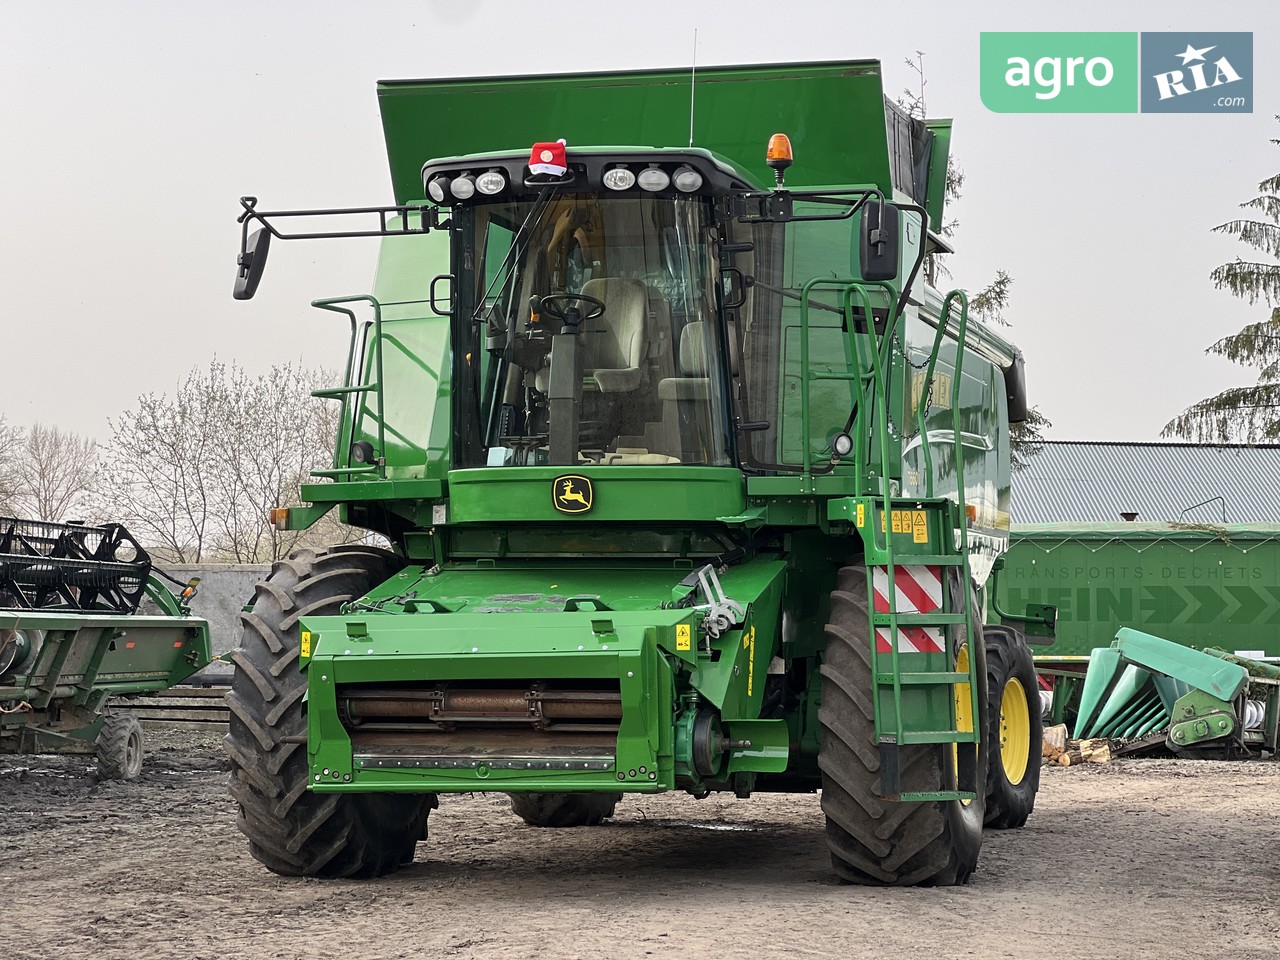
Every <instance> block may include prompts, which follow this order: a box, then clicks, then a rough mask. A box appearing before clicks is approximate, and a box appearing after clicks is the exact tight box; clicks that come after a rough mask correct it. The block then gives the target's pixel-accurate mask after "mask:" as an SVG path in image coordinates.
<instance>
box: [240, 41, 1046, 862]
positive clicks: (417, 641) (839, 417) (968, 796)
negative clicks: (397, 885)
mask: <svg viewBox="0 0 1280 960" xmlns="http://www.w3.org/2000/svg"><path fill="white" fill-rule="evenodd" d="M691 94H692V97H691ZM378 95H379V102H380V105H381V109H382V118H383V126H384V131H385V135H386V144H387V152H388V158H389V161H390V168H391V179H392V183H393V186H394V191H395V201H396V202H395V204H394V205H392V206H386V207H369V208H360V209H357V210H350V211H333V210H313V211H277V212H269V211H266V210H263V209H260V208H259V207H258V205H257V201H256V200H255V199H254V198H248V197H246V198H244V200H243V201H242V204H243V207H244V211H243V213H242V216H241V223H242V224H243V233H242V245H241V252H240V258H239V271H238V275H237V282H236V297H237V298H239V299H247V298H248V297H250V296H252V295H253V292H254V290H255V289H256V287H257V285H258V282H259V279H260V277H261V275H262V269H263V265H264V262H265V256H266V253H267V250H268V247H269V245H270V243H271V241H272V239H273V238H274V239H275V240H277V241H279V240H283V239H293V238H300V237H320V236H378V237H381V238H382V241H381V243H382V246H381V255H380V258H379V261H378V271H377V277H376V280H375V282H374V286H373V291H372V293H370V294H366V295H358V296H348V297H340V298H336V299H328V300H320V301H316V303H315V306H317V307H319V308H321V310H323V311H324V312H325V314H326V315H328V316H330V317H332V316H333V315H337V317H341V318H343V319H344V320H345V321H346V323H347V325H348V329H349V331H350V336H351V351H350V359H349V363H348V365H347V371H346V377H345V380H344V382H343V383H341V384H338V385H335V386H334V387H333V388H331V389H327V390H323V391H320V392H319V394H318V395H320V396H323V397H327V398H330V399H332V400H333V401H335V402H336V403H338V404H340V405H341V411H342V414H341V427H340V430H339V434H338V437H337V442H336V445H335V450H334V457H333V463H332V466H331V467H330V468H327V469H324V470H320V471H317V475H316V477H315V479H314V482H311V483H307V484H305V485H304V486H303V488H302V491H301V500H302V501H303V504H302V505H301V506H294V507H290V508H287V509H284V508H282V509H280V510H278V511H275V512H274V518H275V522H277V523H278V524H280V525H282V526H286V527H288V528H290V529H299V528H304V527H307V526H309V525H310V524H312V523H314V522H315V521H316V520H317V519H318V518H319V517H321V516H322V515H324V514H325V513H326V512H327V511H329V510H332V509H333V508H334V507H337V509H338V510H339V513H340V516H341V518H342V519H343V520H345V521H346V522H348V523H351V524H354V525H356V526H359V527H363V528H365V529H367V530H370V531H374V532H376V533H378V534H380V535H382V536H383V537H385V538H386V540H387V541H388V542H389V544H390V547H391V549H389V550H384V549H378V548H374V547H370V546H363V545H348V546H339V547H333V548H330V549H326V550H303V551H301V552H299V553H298V554H296V555H295V556H293V557H291V558H290V559H288V560H286V561H283V562H281V563H279V564H277V566H276V568H275V570H274V572H273V573H272V575H271V577H270V579H269V580H267V581H266V582H264V583H263V584H261V585H260V586H259V587H258V588H257V591H256V593H255V596H254V597H253V599H252V601H251V603H250V605H249V606H248V607H247V608H246V612H245V614H244V624H245V629H244V635H243V641H242V644H241V646H240V647H239V649H237V650H236V651H235V652H234V653H233V655H232V659H233V661H234V663H235V667H236V670H235V674H234V678H233V684H232V689H231V691H230V693H229V695H228V703H229V707H230V710H231V716H232V719H231V730H230V734H229V736H228V738H227V749H228V751H229V754H230V757H231V760H232V763H233V767H234V770H233V774H232V779H231V790H232V794H233V795H234V797H235V799H236V800H237V802H238V804H239V808H240V818H239V824H240V827H241V829H242V830H243V832H244V833H245V834H246V835H247V836H248V838H249V840H250V847H251V850H252V852H253V854H254V855H255V856H256V857H257V858H258V859H259V860H261V861H262V862H263V863H264V864H266V865H267V866H268V867H269V868H270V869H272V870H275V871H277V872H279V873H283V874H293V875H320V876H360V875H365V876H367V875H375V874H380V873H384V872H387V871H389V870H393V869H395V868H396V867H398V866H399V865H401V864H402V863H404V862H407V861H409V860H411V859H412V858H413V855H414V849H415V844H416V843H417V842H418V841H419V840H421V839H424V838H425V835H426V820H427V815H428V814H429V812H430V810H431V809H433V808H434V807H435V806H436V804H437V803H438V798H439V796H440V795H441V794H451V793H459V792H474V791H496V792H503V793H507V794H510V795H511V801H512V806H513V808H514V811H515V813H516V814H518V815H519V816H520V817H521V818H523V819H524V820H525V821H526V822H527V823H529V824H533V825H540V826H583V825H591V824H595V823H598V822H600V820H601V819H603V818H605V817H607V816H609V815H610V814H611V813H612V811H613V810H614V807H615V804H616V803H617V802H618V801H619V800H620V799H622V798H623V797H624V796H626V795H627V794H636V793H640V794H652V793H658V792H662V791H671V790H682V791H687V792H689V793H691V794H693V795H695V796H705V795H706V794H708V793H710V792H712V791H732V792H734V793H735V794H737V795H738V796H742V797H745V796H747V795H749V794H750V793H751V792H752V791H769V790H772V791H816V790H818V789H821V790H822V807H823V810H824V812H825V814H826V817H827V837H828V842H829V847H830V852H831V858H832V863H833V865H834V868H835V871H836V873H837V874H838V875H839V876H840V877H841V878H843V879H845V880H849V881H853V882H862V883H872V884H930V883H932V884H955V883H964V882H965V881H967V879H968V878H969V876H970V874H971V872H972V871H973V869H974V867H975V865H976V863H977V859H978V853H979V848H980V844H981V840H982V827H983V824H984V820H985V821H986V823H987V824H989V825H995V826H1004V827H1012V826H1020V825H1021V824H1022V823H1023V822H1024V821H1025V820H1026V818H1027V816H1028V815H1029V814H1030V812H1031V808H1032V805H1033V803H1034V799H1035V791H1036V787H1037V784H1038V777H1039V765H1038V758H1039V741H1040V734H1039V729H1040V726H1039V723H1040V721H1039V707H1038V705H1039V699H1038V695H1037V693H1036V690H1035V675H1034V671H1033V667H1032V661H1031V656H1030V653H1029V650H1028V648H1027V647H1026V645H1025V643H1024V642H1023V641H1022V639H1021V637H1020V635H1019V634H1018V633H1016V632H1014V631H1013V630H1010V629H1007V628H1003V627H992V628H986V629H984V630H983V634H982V637H983V639H982V641H981V642H976V643H974V642H971V638H973V637H975V636H977V633H976V631H977V630H978V629H979V624H980V623H981V621H982V612H981V607H982V600H981V596H982V592H983V590H984V588H985V585H986V583H987V581H988V578H989V575H990V572H991V569H992V565H993V563H994V561H995V560H996V558H997V557H998V556H999V555H1000V554H1001V552H1002V551H1003V550H1004V549H1005V547H1006V545H1007V540H1008V527H1009V514H1008V510H1009V422H1010V421H1011V420H1014V421H1016V420H1021V419H1023V418H1025V415H1026V413H1025V411H1026V398H1025V388H1024V385H1023V367H1022V358H1021V356H1020V355H1019V353H1018V351H1017V350H1016V349H1015V348H1014V347H1012V346H1011V345H1009V344H1008V343H1006V342H1004V341H1003V340H1002V339H1000V338H999V337H998V336H996V335H995V334H993V333H992V332H990V331H989V330H986V329H984V328H983V327H982V326H981V325H980V324H978V323H976V322H974V321H973V320H972V319H971V318H970V317H969V315H968V311H967V303H966V299H965V296H964V294H963V293H961V292H959V291H952V292H951V293H947V294H943V293H941V292H939V291H936V290H934V289H933V288H932V287H931V286H930V285H929V284H928V283H927V282H926V281H925V279H924V277H925V270H924V265H925V262H926V260H927V258H928V257H929V256H930V255H931V254H935V253H939V252H944V251H945V250H946V249H947V248H946V244H945V242H944V241H943V240H941V239H940V238H939V237H938V236H937V235H936V234H935V233H933V232H932V231H931V229H930V225H931V224H937V223H940V222H941V220H942V201H943V193H944V182H945V173H946V166H947V156H948V150H949V143H950V135H951V128H950V123H949V121H921V120H917V119H913V118H911V117H909V116H908V115H906V114H905V113H903V112H902V111H901V110H899V109H898V108H897V107H895V106H894V105H893V104H892V103H890V102H888V101H887V100H886V98H885V96H884V90H883V87H882V82H881V76H880V68H879V64H878V63H876V62H851V63H830V64H802V65H792V66H763V67H741V68H714V69H710V70H705V71H703V70H700V71H698V74H697V80H696V84H692V85H691V77H690V76H689V74H687V73H683V72H654V73H626V74H623V73H616V74H597V75H589V76H545V77H516V78H490V79H476V80H441V81H403V82H401V81H394V82H384V83H382V84H380V85H379V87H378ZM691 100H692V104H693V106H692V111H691ZM691 112H692V115H691ZM779 131H781V132H784V133H788V134H790V136H791V138H792V140H793V141H794V149H795V154H794V161H795V162H794V166H793V165H792V160H793V156H792V142H791V141H788V140H787V138H786V137H781V136H774V135H775V134H776V133H778V132H779ZM766 144H767V150H766ZM762 175H763V176H762ZM344 215H345V216H349V217H351V218H356V219H355V220H354V221H352V220H348V221H347V224H346V225H343V224H342V223H341V222H338V225H337V226H335V218H339V217H342V216H344ZM360 218H364V219H363V220H361V219H360ZM352 224H354V225H352ZM989 761H990V762H989Z"/></svg>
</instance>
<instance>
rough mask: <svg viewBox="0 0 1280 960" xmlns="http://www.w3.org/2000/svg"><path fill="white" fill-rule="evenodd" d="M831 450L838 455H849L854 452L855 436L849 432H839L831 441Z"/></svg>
mask: <svg viewBox="0 0 1280 960" xmlns="http://www.w3.org/2000/svg"><path fill="white" fill-rule="evenodd" d="M831 451H832V452H833V453H834V454H835V455H836V456H837V457H847V456H848V455H849V454H851V453H853V437H851V436H849V435H848V434H847V433H837V434H836V435H835V438H834V439H833V440H832V441H831Z"/></svg>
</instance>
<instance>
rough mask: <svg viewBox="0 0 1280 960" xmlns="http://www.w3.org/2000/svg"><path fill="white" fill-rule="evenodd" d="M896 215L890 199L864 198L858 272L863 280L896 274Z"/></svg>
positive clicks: (897, 241) (897, 219) (897, 244)
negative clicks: (870, 200) (875, 199)
mask: <svg viewBox="0 0 1280 960" xmlns="http://www.w3.org/2000/svg"><path fill="white" fill-rule="evenodd" d="M899 224H900V218H899V216H898V208H897V207H895V206H894V205H893V204H892V203H878V202H868V203H867V205H866V206H865V207H864V208H863V210H862V230H861V236H860V238H859V243H858V264H859V269H858V275H859V276H861V277H862V279H863V280H892V279H894V278H895V277H897V275H898V258H899V256H900V253H899V246H900V240H901V236H900V227H899Z"/></svg>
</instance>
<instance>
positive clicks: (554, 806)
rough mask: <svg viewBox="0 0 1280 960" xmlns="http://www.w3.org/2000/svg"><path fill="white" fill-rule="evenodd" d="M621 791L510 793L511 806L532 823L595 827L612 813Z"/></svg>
mask: <svg viewBox="0 0 1280 960" xmlns="http://www.w3.org/2000/svg"><path fill="white" fill-rule="evenodd" d="M621 799H622V794H620V793H513V794H511V809H512V810H513V811H514V812H515V815H516V816H517V817H519V818H520V819H521V820H523V821H524V822H525V823H527V824H528V825H529V826H531V827H594V826H596V825H597V824H598V823H600V821H601V820H607V819H608V818H609V817H612V816H613V810H614V807H616V806H617V805H618V801H619V800H621Z"/></svg>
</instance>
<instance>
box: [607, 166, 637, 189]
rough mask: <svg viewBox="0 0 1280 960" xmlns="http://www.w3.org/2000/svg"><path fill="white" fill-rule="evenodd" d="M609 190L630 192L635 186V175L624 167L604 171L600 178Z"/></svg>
mask: <svg viewBox="0 0 1280 960" xmlns="http://www.w3.org/2000/svg"><path fill="white" fill-rule="evenodd" d="M601 179H602V180H603V181H604V185H605V186H606V187H608V188H609V189H610V190H630V189H631V188H632V187H634V186H635V185H636V175H635V174H634V173H632V172H631V171H630V170H628V169H627V168H626V167H614V168H613V169H612V170H606V171H605V172H604V177H602V178H601Z"/></svg>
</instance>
